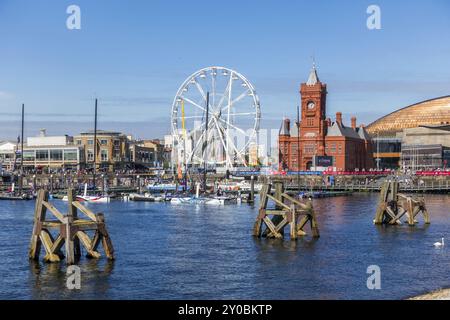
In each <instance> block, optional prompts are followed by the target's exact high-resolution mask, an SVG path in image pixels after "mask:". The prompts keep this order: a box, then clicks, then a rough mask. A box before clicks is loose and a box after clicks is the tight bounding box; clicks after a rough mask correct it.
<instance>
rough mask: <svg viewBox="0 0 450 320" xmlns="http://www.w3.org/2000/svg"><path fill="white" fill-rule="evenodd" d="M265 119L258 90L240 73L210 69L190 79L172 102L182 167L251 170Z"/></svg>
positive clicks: (173, 127)
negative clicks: (253, 146) (250, 161)
mask: <svg viewBox="0 0 450 320" xmlns="http://www.w3.org/2000/svg"><path fill="white" fill-rule="evenodd" d="M260 118H261V110H260V101H259V98H258V96H257V94H256V91H255V89H254V87H253V85H252V84H251V83H250V82H249V81H248V80H247V79H246V78H245V77H244V76H243V75H241V74H240V73H238V72H236V71H234V70H231V69H228V68H224V67H208V68H204V69H201V70H199V71H197V72H195V73H193V74H192V75H191V76H190V77H188V78H187V79H186V80H185V81H184V83H183V84H182V85H181V87H180V88H179V89H178V92H177V94H176V96H175V98H174V100H173V104H172V122H171V123H172V135H173V137H174V148H175V150H176V151H177V156H178V162H179V163H184V164H193V165H196V164H198V165H200V164H208V165H219V166H226V167H227V168H229V167H232V166H233V165H244V166H247V164H248V161H247V160H246V155H247V154H248V151H249V146H250V145H251V144H252V143H253V144H256V142H257V141H256V140H257V135H258V131H259V124H260Z"/></svg>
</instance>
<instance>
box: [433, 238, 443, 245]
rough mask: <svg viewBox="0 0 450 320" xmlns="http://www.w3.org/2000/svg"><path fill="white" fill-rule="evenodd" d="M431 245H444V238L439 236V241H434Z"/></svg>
mask: <svg viewBox="0 0 450 320" xmlns="http://www.w3.org/2000/svg"><path fill="white" fill-rule="evenodd" d="M433 245H434V246H435V247H443V246H444V238H441V242H435V243H434V244H433Z"/></svg>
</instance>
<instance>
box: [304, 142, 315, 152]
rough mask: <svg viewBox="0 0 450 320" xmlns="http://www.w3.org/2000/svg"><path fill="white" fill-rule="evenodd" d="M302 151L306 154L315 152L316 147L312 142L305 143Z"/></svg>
mask: <svg viewBox="0 0 450 320" xmlns="http://www.w3.org/2000/svg"><path fill="white" fill-rule="evenodd" d="M304 152H305V153H306V154H314V153H315V152H316V148H315V145H314V144H305V148H304Z"/></svg>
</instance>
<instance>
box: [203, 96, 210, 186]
mask: <svg viewBox="0 0 450 320" xmlns="http://www.w3.org/2000/svg"><path fill="white" fill-rule="evenodd" d="M208 121H209V91H208V92H207V93H206V122H205V139H206V142H205V150H204V159H203V185H204V188H205V189H204V190H205V192H206V169H207V163H208V153H207V151H208Z"/></svg>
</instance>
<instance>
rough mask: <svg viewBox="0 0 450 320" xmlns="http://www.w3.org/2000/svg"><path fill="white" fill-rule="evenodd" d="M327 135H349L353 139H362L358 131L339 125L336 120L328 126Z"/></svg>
mask: <svg viewBox="0 0 450 320" xmlns="http://www.w3.org/2000/svg"><path fill="white" fill-rule="evenodd" d="M327 137H349V138H354V139H363V138H361V137H360V135H359V134H358V132H356V131H355V130H353V129H352V128H350V127H346V126H344V125H340V124H339V123H337V122H333V124H332V125H331V127H328V132H327Z"/></svg>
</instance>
